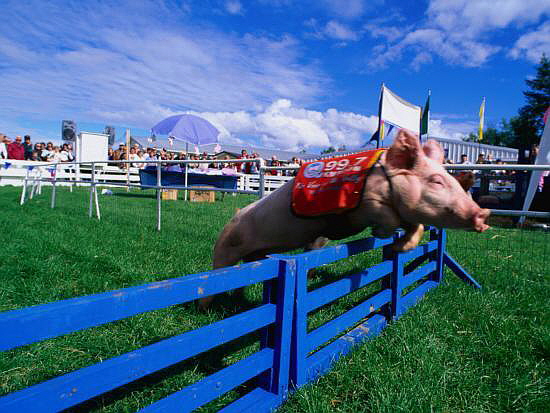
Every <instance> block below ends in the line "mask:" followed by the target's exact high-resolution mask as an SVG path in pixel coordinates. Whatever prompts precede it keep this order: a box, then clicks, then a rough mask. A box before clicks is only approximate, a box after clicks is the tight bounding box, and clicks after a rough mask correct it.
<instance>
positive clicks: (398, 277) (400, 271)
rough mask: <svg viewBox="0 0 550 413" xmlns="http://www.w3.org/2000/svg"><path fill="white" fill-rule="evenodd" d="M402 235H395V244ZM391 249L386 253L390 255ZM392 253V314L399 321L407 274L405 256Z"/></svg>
mask: <svg viewBox="0 0 550 413" xmlns="http://www.w3.org/2000/svg"><path fill="white" fill-rule="evenodd" d="M400 235H402V234H401V233H397V234H395V235H394V238H393V241H394V243H395V241H397V240H398V239H399V236H400ZM392 246H393V244H392V245H388V247H389V248H391V247H392ZM389 248H388V250H385V252H386V253H388V252H387V251H389ZM391 251H392V256H391V260H392V272H391V275H390V287H391V310H390V314H391V318H392V319H393V320H397V319H398V318H399V316H400V315H401V314H402V312H403V306H402V305H401V293H402V288H401V281H402V279H403V276H404V273H405V263H404V262H403V254H401V253H399V252H396V251H393V250H391Z"/></svg>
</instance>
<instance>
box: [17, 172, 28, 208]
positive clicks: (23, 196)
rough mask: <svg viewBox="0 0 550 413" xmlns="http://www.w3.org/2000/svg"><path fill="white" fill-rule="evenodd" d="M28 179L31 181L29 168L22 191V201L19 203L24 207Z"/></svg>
mask: <svg viewBox="0 0 550 413" xmlns="http://www.w3.org/2000/svg"><path fill="white" fill-rule="evenodd" d="M27 179H29V168H27V172H26V173H25V179H24V180H23V190H22V191H21V200H20V201H19V205H23V204H24V203H25V195H26V194H27Z"/></svg>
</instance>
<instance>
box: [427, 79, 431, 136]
mask: <svg viewBox="0 0 550 413" xmlns="http://www.w3.org/2000/svg"><path fill="white" fill-rule="evenodd" d="M431 97H432V90H431V89H428V99H430V100H431ZM430 104H431V102H430ZM429 138H430V111H429V110H428V124H427V125H426V141H427V140H428V139H429Z"/></svg>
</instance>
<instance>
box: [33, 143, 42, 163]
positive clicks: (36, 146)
mask: <svg viewBox="0 0 550 413" xmlns="http://www.w3.org/2000/svg"><path fill="white" fill-rule="evenodd" d="M33 152H36V154H37V155H38V160H40V159H42V144H41V143H35V144H34V151H33Z"/></svg>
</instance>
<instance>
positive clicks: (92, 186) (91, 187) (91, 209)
mask: <svg viewBox="0 0 550 413" xmlns="http://www.w3.org/2000/svg"><path fill="white" fill-rule="evenodd" d="M94 175H95V174H94V164H93V162H92V184H91V185H90V206H89V208H88V216H89V217H90V218H91V217H92V213H93V210H94V208H93V204H94V178H95V176H94Z"/></svg>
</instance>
